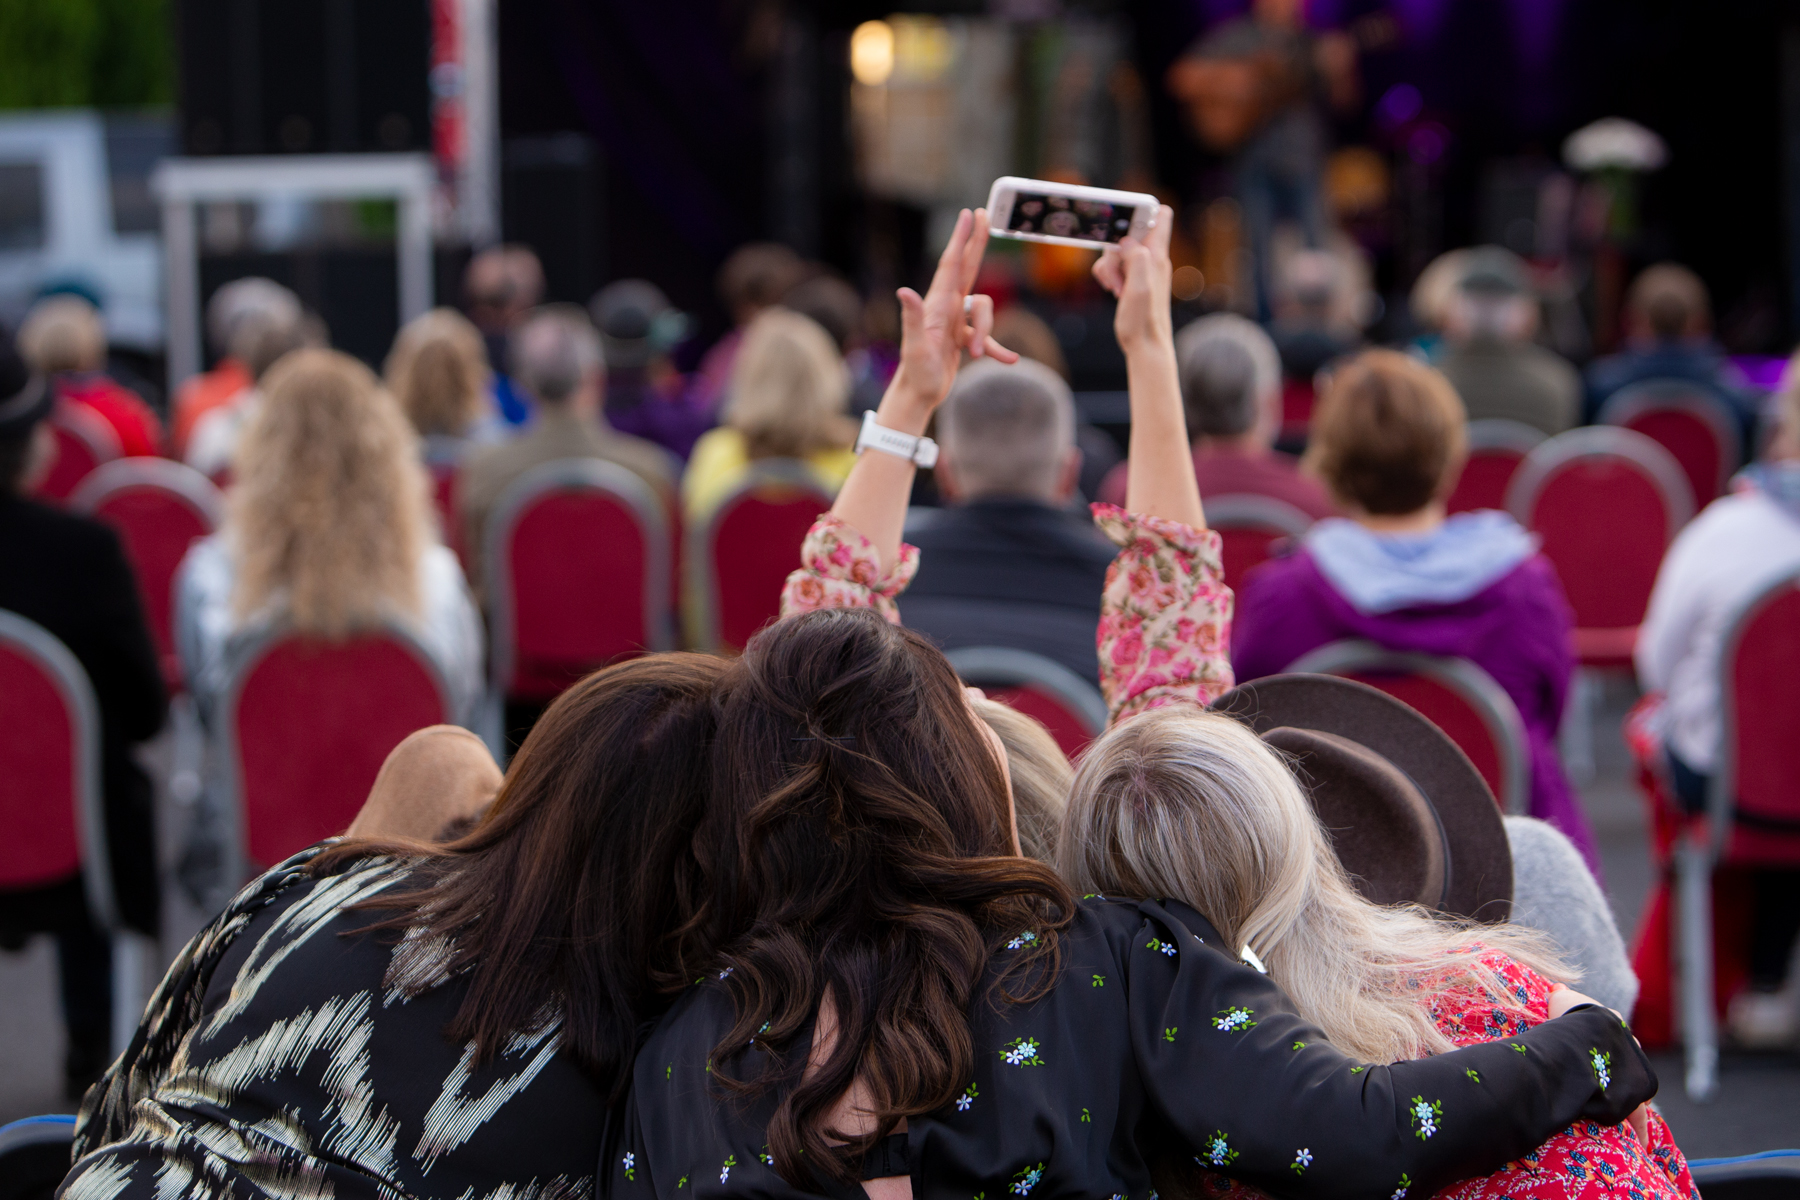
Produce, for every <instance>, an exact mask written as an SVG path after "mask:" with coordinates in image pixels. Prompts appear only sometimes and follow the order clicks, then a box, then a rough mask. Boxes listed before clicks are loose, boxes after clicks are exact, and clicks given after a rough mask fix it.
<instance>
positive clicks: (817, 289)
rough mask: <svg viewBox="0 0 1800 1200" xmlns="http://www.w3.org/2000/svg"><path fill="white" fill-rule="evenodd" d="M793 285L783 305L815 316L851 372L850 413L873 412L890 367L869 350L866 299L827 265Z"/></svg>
mask: <svg viewBox="0 0 1800 1200" xmlns="http://www.w3.org/2000/svg"><path fill="white" fill-rule="evenodd" d="M814 269H815V271H816V273H815V274H814V275H812V276H810V277H809V278H807V279H803V280H801V281H800V282H799V283H797V284H795V285H794V286H793V287H791V288H789V289H788V291H787V295H785V296H783V297H782V298H781V307H783V308H785V309H788V310H790V311H792V312H797V313H799V314H800V315H801V316H803V317H811V318H812V319H813V320H815V321H817V322H818V323H819V327H820V328H821V329H823V330H824V331H825V332H826V333H828V334H830V335H831V340H832V342H834V343H835V344H836V345H837V348H838V353H839V354H841V355H843V356H844V366H845V367H846V368H847V369H848V370H849V372H850V414H851V415H852V416H855V417H859V418H860V417H861V416H862V415H863V414H864V413H865V412H873V411H874V410H875V407H876V405H878V404H880V403H881V393H882V392H883V391H885V390H886V389H887V381H888V375H889V374H890V373H891V371H890V370H888V369H883V366H882V364H881V363H880V362H878V361H877V360H876V358H875V356H874V355H872V354H870V353H869V349H868V346H867V344H866V343H867V341H868V339H867V338H866V337H864V336H863V309H864V306H863V298H862V297H861V296H859V295H857V293H856V289H855V288H853V287H851V286H850V285H849V284H848V283H845V282H844V280H843V279H842V278H840V277H839V276H838V275H836V274H835V273H833V272H832V271H831V270H830V269H829V268H827V267H815V268H814Z"/></svg>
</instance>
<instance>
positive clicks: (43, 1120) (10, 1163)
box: [0, 1113, 75, 1200]
mask: <svg viewBox="0 0 1800 1200" xmlns="http://www.w3.org/2000/svg"><path fill="white" fill-rule="evenodd" d="M74 1141H75V1118H74V1116H73V1115H72V1114H67V1113H58V1114H55V1115H52V1116H46V1117H26V1118H25V1119H24V1120H22V1121H14V1122H12V1123H11V1124H9V1125H0V1197H3V1198H4V1200H40V1198H41V1200H50V1197H51V1196H53V1195H55V1193H56V1188H57V1185H58V1184H60V1183H61V1182H62V1181H63V1176H65V1175H67V1174H68V1173H69V1154H70V1147H71V1145H72V1144H73V1143H74Z"/></svg>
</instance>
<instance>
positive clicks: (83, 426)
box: [37, 400, 121, 501]
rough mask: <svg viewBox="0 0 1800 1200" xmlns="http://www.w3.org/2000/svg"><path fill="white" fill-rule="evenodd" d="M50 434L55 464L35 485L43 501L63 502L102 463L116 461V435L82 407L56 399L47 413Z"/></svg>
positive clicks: (98, 417) (87, 408)
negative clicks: (53, 438) (53, 444)
mask: <svg viewBox="0 0 1800 1200" xmlns="http://www.w3.org/2000/svg"><path fill="white" fill-rule="evenodd" d="M50 433H51V435H52V436H54V437H55V439H56V461H54V462H53V463H51V464H50V471H49V474H47V475H45V476H44V480H43V482H42V483H40V484H38V488H37V494H38V496H39V497H40V498H41V499H44V500H58V501H60V500H67V499H68V498H69V497H70V496H71V495H73V494H74V492H75V489H76V488H77V487H79V486H81V481H82V480H84V479H86V478H87V477H88V476H89V475H91V474H93V472H94V471H96V470H98V469H99V468H100V466H101V465H102V464H105V463H109V462H111V461H113V459H115V458H118V457H119V455H120V453H121V449H120V446H119V435H118V434H117V433H115V432H113V427H112V426H111V425H108V424H107V423H106V418H105V417H102V416H101V415H100V414H99V413H97V412H95V411H94V410H93V409H91V408H89V407H88V406H87V405H85V404H78V403H76V402H75V401H73V400H58V401H57V402H56V407H54V408H52V409H51V410H50Z"/></svg>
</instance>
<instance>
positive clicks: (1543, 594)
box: [1231, 350, 1599, 876]
mask: <svg viewBox="0 0 1800 1200" xmlns="http://www.w3.org/2000/svg"><path fill="white" fill-rule="evenodd" d="M1465 426H1466V419H1465V417H1464V415H1463V408H1462V403H1461V401H1460V400H1458V399H1457V396H1456V392H1455V390H1454V389H1453V388H1451V386H1450V383H1449V381H1448V380H1446V379H1445V378H1444V377H1443V376H1442V375H1441V374H1439V373H1438V372H1437V371H1435V370H1433V369H1431V368H1430V367H1427V366H1425V365H1424V364H1422V363H1419V362H1416V361H1414V360H1413V359H1411V358H1408V357H1407V356H1405V355H1403V354H1397V353H1395V352H1393V351H1389V350H1370V351H1367V352H1365V353H1363V354H1361V355H1359V356H1358V357H1356V358H1355V359H1353V360H1351V361H1350V362H1349V363H1347V364H1346V365H1344V366H1343V367H1341V368H1340V369H1338V370H1337V371H1336V372H1335V373H1334V374H1333V377H1332V379H1331V380H1330V382H1329V383H1328V384H1327V385H1326V388H1325V391H1324V395H1323V396H1322V397H1321V399H1320V403H1319V406H1318V408H1317V410H1316V411H1315V413H1314V416H1313V429H1312V445H1311V447H1310V449H1309V450H1308V453H1307V465H1308V466H1309V467H1310V469H1311V470H1312V471H1314V472H1315V473H1316V474H1317V475H1318V476H1319V477H1320V478H1321V479H1322V480H1323V481H1324V483H1325V485H1326V487H1327V488H1329V489H1330V491H1331V492H1332V494H1333V496H1334V498H1335V499H1336V500H1337V502H1338V503H1339V504H1340V505H1341V506H1342V508H1343V510H1344V511H1345V512H1347V513H1349V514H1351V515H1350V516H1349V518H1348V519H1345V518H1335V517H1334V518H1329V519H1326V520H1323V521H1320V522H1319V523H1318V524H1316V525H1314V526H1313V527H1312V529H1311V531H1310V532H1309V533H1308V534H1307V535H1306V537H1305V539H1304V541H1302V542H1301V544H1300V545H1299V547H1298V548H1297V549H1296V550H1295V551H1294V552H1293V553H1291V554H1289V555H1287V556H1285V557H1281V558H1277V559H1274V560H1272V561H1270V562H1267V563H1265V564H1263V565H1262V566H1260V567H1257V568H1256V569H1254V570H1252V571H1251V572H1250V573H1249V574H1248V575H1247V576H1246V577H1245V579H1244V583H1243V586H1242V587H1241V588H1240V589H1239V592H1238V601H1237V618H1236V621H1235V623H1234V624H1233V626H1232V631H1231V637H1232V653H1231V664H1232V667H1233V668H1234V669H1235V671H1236V673H1237V678H1238V679H1239V680H1240V681H1242V680H1247V679H1255V678H1257V677H1258V676H1262V675H1272V674H1275V673H1277V672H1279V671H1283V670H1285V669H1286V668H1287V667H1288V666H1289V665H1290V664H1291V663H1293V662H1294V661H1295V660H1296V659H1298V658H1299V657H1300V656H1301V655H1303V654H1306V653H1308V652H1309V651H1312V650H1315V649H1317V648H1318V647H1320V646H1323V645H1325V644H1326V643H1328V642H1334V641H1338V640H1339V639H1342V638H1362V639H1366V640H1368V641H1371V642H1375V643H1376V644H1378V645H1381V646H1384V647H1386V648H1388V649H1390V650H1396V651H1410V652H1414V653H1421V654H1438V655H1451V656H1455V657H1459V658H1466V659H1469V660H1471V661H1472V662H1474V663H1475V664H1476V665H1478V666H1480V667H1481V668H1482V669H1483V670H1484V671H1486V672H1487V673H1488V674H1489V675H1492V676H1493V677H1494V679H1495V681H1497V682H1498V683H1499V684H1500V686H1501V687H1502V688H1504V689H1505V690H1506V694H1507V695H1508V696H1510V697H1512V701H1513V703H1514V704H1515V705H1517V706H1518V709H1519V716H1520V717H1521V718H1523V720H1524V723H1525V732H1526V737H1527V739H1528V741H1529V743H1530V752H1531V815H1532V816H1534V817H1542V818H1543V819H1545V820H1547V821H1549V822H1551V823H1552V824H1554V825H1556V826H1557V827H1558V828H1559V829H1561V830H1562V831H1563V832H1564V833H1566V834H1567V835H1568V836H1569V838H1570V839H1571V840H1572V841H1573V842H1574V843H1575V844H1576V845H1577V846H1578V847H1580V848H1581V852H1582V854H1583V856H1584V857H1585V858H1586V859H1587V862H1588V866H1589V867H1590V868H1592V869H1593V870H1594V872H1595V874H1596V876H1597V875H1598V874H1599V859H1598V856H1597V855H1596V853H1595V850H1594V837H1593V833H1592V831H1591V830H1590V829H1589V828H1588V823H1587V817H1586V815H1585V814H1584V813H1583V812H1582V810H1581V806H1580V802H1579V801H1578V800H1577V798H1576V796H1575V792H1574V789H1573V788H1571V787H1570V786H1569V781H1568V778H1567V777H1566V776H1565V775H1564V774H1563V769H1562V763H1561V761H1560V760H1559V759H1558V758H1557V753H1556V730H1557V727H1558V726H1559V725H1560V724H1561V723H1562V715H1563V703H1564V701H1565V700H1566V698H1567V696H1568V690H1569V679H1570V677H1571V676H1572V675H1573V673H1574V670H1575V657H1574V653H1573V651H1572V650H1571V648H1570V642H1569V633H1570V628H1571V626H1572V623H1573V615H1572V613H1571V612H1570V609H1569V602H1568V600H1567V599H1566V598H1565V597H1564V595H1563V590H1562V584H1561V583H1560V582H1559V581H1558V580H1557V578H1556V571H1555V569H1554V568H1553V567H1552V566H1551V565H1550V562H1549V560H1547V559H1546V558H1544V556H1543V555H1541V554H1539V553H1538V550H1537V540H1536V539H1535V538H1534V537H1532V535H1531V534H1529V533H1527V532H1526V531H1525V530H1524V529H1522V528H1520V526H1519V525H1518V524H1517V523H1516V522H1515V521H1513V519H1512V518H1511V517H1508V516H1507V515H1506V514H1504V513H1499V512H1493V511H1482V512H1470V513H1458V514H1456V515H1455V516H1451V517H1446V516H1445V514H1444V497H1445V496H1446V495H1448V494H1449V492H1450V489H1451V487H1452V486H1453V485H1454V484H1455V482H1456V477H1457V475H1458V473H1459V472H1460V471H1461V470H1462V464H1463V459H1464V457H1465V454H1466V449H1467V439H1466V430H1465Z"/></svg>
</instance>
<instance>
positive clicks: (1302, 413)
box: [1281, 379, 1317, 443]
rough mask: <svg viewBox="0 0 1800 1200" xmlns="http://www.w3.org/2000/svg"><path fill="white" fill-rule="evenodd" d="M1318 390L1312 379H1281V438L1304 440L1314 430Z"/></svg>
mask: <svg viewBox="0 0 1800 1200" xmlns="http://www.w3.org/2000/svg"><path fill="white" fill-rule="evenodd" d="M1316 399H1317V398H1316V392H1315V388H1314V386H1313V381H1312V380H1310V379H1283V380H1282V381H1281V440H1282V442H1283V443H1287V442H1304V441H1305V440H1306V438H1307V435H1308V434H1309V433H1311V432H1312V418H1313V408H1314V406H1315V404H1316Z"/></svg>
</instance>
